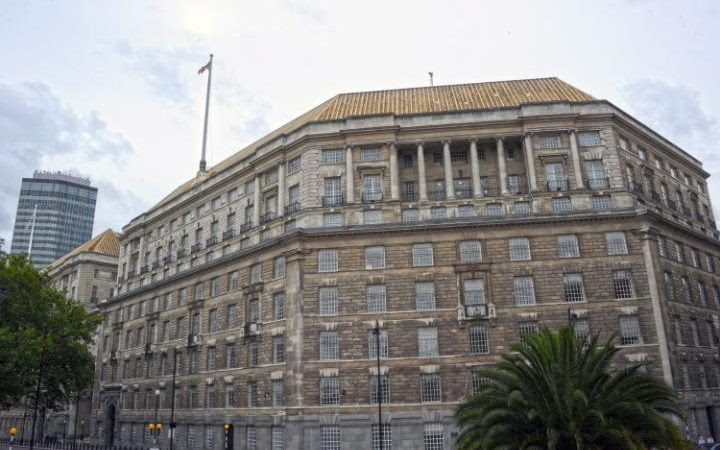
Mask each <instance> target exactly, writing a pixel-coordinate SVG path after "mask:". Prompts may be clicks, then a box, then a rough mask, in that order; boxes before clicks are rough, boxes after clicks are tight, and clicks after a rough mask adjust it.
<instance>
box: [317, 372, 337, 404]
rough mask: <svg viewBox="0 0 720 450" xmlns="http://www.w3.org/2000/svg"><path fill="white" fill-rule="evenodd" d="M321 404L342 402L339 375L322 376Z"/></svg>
mask: <svg viewBox="0 0 720 450" xmlns="http://www.w3.org/2000/svg"><path fill="white" fill-rule="evenodd" d="M320 404H321V405H339V404H340V379H339V378H338V377H320Z"/></svg>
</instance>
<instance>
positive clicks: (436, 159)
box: [433, 152, 443, 164]
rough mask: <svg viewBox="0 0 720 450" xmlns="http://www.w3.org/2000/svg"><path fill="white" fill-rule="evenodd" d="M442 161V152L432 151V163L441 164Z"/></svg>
mask: <svg viewBox="0 0 720 450" xmlns="http://www.w3.org/2000/svg"><path fill="white" fill-rule="evenodd" d="M442 162H443V154H442V153H440V152H435V153H433V163H435V164H441V163H442Z"/></svg>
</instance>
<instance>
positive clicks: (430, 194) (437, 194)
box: [428, 190, 445, 200]
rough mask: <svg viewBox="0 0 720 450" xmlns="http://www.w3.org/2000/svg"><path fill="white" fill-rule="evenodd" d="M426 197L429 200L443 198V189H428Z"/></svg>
mask: <svg viewBox="0 0 720 450" xmlns="http://www.w3.org/2000/svg"><path fill="white" fill-rule="evenodd" d="M428 198H429V199H430V200H445V191H444V190H443V191H430V192H428Z"/></svg>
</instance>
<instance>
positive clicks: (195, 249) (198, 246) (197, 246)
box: [190, 242, 202, 253]
mask: <svg viewBox="0 0 720 450" xmlns="http://www.w3.org/2000/svg"><path fill="white" fill-rule="evenodd" d="M200 250H202V244H201V243H199V242H198V243H197V244H193V245H191V246H190V253H195V252H199V251H200Z"/></svg>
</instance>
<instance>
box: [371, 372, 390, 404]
mask: <svg viewBox="0 0 720 450" xmlns="http://www.w3.org/2000/svg"><path fill="white" fill-rule="evenodd" d="M378 384H380V392H379V393H378ZM378 401H379V402H382V403H383V404H385V403H390V379H389V378H388V376H387V375H380V381H379V383H378V376H377V375H372V376H370V404H372V405H377V404H378Z"/></svg>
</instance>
